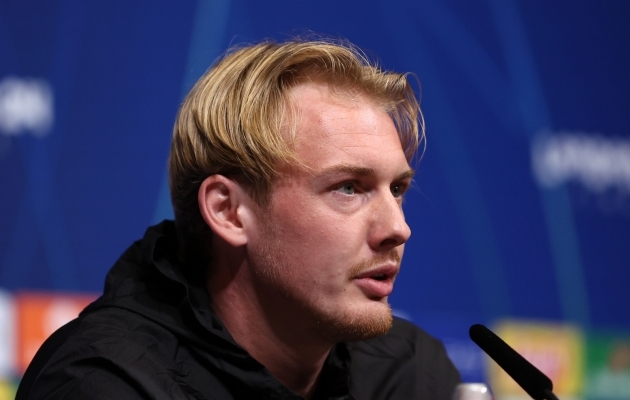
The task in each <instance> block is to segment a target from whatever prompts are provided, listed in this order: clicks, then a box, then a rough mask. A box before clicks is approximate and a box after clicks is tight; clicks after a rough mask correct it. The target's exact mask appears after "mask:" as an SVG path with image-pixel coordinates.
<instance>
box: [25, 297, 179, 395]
mask: <svg viewBox="0 0 630 400" xmlns="http://www.w3.org/2000/svg"><path fill="white" fill-rule="evenodd" d="M176 347H177V343H176V339H175V338H174V337H173V336H172V335H170V334H169V333H168V332H167V331H165V330H164V329H160V327H159V326H157V325H155V324H153V323H151V321H148V320H146V319H145V318H142V317H140V316H138V315H137V314H135V313H133V312H130V311H127V310H123V309H117V308H111V309H105V310H100V311H99V312H97V313H93V314H88V315H87V316H83V317H80V318H78V319H75V320H73V321H72V322H70V323H69V324H67V325H65V326H64V327H62V328H61V329H59V330H58V331H57V332H55V333H54V334H53V335H52V336H51V337H50V338H49V339H48V340H47V341H46V342H45V343H44V345H43V346H42V347H41V348H40V350H39V351H38V353H37V354H36V356H35V358H34V359H33V361H32V362H31V365H30V366H29V368H28V369H27V371H26V373H25V374H24V377H23V379H22V382H21V383H20V387H19V390H18V393H17V397H16V398H17V399H22V398H24V399H25V398H29V399H31V398H33V399H37V398H97V399H99V398H113V397H114V396H116V397H117V398H121V399H135V398H138V399H140V398H147V397H151V398H164V399H167V398H187V396H185V395H184V394H183V393H182V392H181V390H180V388H179V385H177V384H176V382H175V380H174V376H173V375H174V374H173V373H171V372H169V368H170V365H171V364H173V361H172V360H169V357H168V356H167V355H168V353H173V352H174V351H175V350H176Z"/></svg>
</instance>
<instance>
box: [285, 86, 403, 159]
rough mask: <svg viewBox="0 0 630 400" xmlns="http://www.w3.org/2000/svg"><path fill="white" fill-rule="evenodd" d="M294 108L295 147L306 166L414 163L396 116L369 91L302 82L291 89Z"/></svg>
mask: <svg viewBox="0 0 630 400" xmlns="http://www.w3.org/2000/svg"><path fill="white" fill-rule="evenodd" d="M289 107H290V109H291V112H290V114H291V119H292V122H293V129H294V130H295V131H294V134H293V135H292V136H293V138H292V143H293V147H294V150H295V152H296V155H297V156H298V159H299V160H300V162H302V163H303V164H305V165H306V166H307V167H309V168H325V167H327V166H330V165H331V164H339V163H345V164H353V165H358V166H361V165H362V164H369V163H379V162H383V161H384V160H385V159H387V160H389V161H388V162H389V163H390V164H393V165H394V166H396V167H397V168H408V167H409V166H408V164H407V160H406V157H405V154H404V151H403V147H402V144H401V141H400V137H399V135H398V132H397V130H396V128H395V126H394V123H393V121H392V119H391V117H390V116H389V114H388V113H387V112H386V111H385V110H384V109H383V108H382V107H381V106H379V105H378V104H377V103H376V102H375V101H374V100H372V99H370V98H369V97H368V96H367V95H365V94H361V93H350V92H347V91H342V92H338V91H333V90H331V88H330V86H329V85H327V84H324V83H316V82H308V83H301V84H299V85H297V86H296V87H294V88H292V89H291V91H290V92H289ZM365 166H366V167H368V166H367V165H365ZM369 167H372V166H369Z"/></svg>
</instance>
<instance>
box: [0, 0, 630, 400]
mask: <svg viewBox="0 0 630 400" xmlns="http://www.w3.org/2000/svg"><path fill="white" fill-rule="evenodd" d="M309 32H316V33H321V34H324V35H326V36H328V37H335V38H347V39H349V40H350V41H351V42H353V43H355V44H357V45H358V46H360V47H361V48H362V49H364V50H365V51H366V52H367V54H368V55H369V56H370V57H372V58H377V59H378V60H379V62H380V64H381V65H382V66H383V67H384V68H385V69H392V70H396V71H412V72H414V73H415V74H416V75H417V77H418V79H419V81H420V85H421V89H420V90H419V91H420V92H421V97H422V107H423V111H424V113H425V118H426V127H427V137H428V140H427V146H426V152H425V154H424V157H423V158H422V160H421V162H420V163H419V164H418V166H417V176H416V179H415V186H414V188H413V190H411V192H410V193H409V195H408V197H407V199H406V203H405V205H404V208H405V213H406V216H407V219H408V222H409V225H410V226H411V228H412V231H413V234H412V237H411V240H410V242H409V243H408V245H407V246H406V249H405V258H404V261H403V265H402V272H401V274H400V276H399V279H398V280H397V281H396V288H395V292H394V294H393V295H392V296H391V304H392V306H393V308H394V310H395V312H396V313H397V314H398V315H400V316H403V317H405V318H407V319H411V320H412V321H414V322H415V323H417V324H419V325H421V326H423V327H424V328H425V329H426V330H428V331H429V332H431V333H433V334H434V335H437V336H438V337H440V338H442V339H443V340H444V342H445V344H446V346H447V349H448V351H449V354H450V355H451V357H452V358H453V360H454V361H455V362H456V364H457V366H458V368H460V371H461V372H462V376H463V377H464V379H465V380H472V381H488V380H491V381H492V383H493V385H494V386H495V387H497V388H499V389H495V391H497V392H500V391H501V390H504V389H502V388H503V387H504V386H505V385H507V386H506V387H507V389H505V393H508V394H509V393H512V392H510V390H514V392H513V393H514V394H515V395H518V394H519V393H521V394H522V392H518V389H511V388H510V387H509V383H506V384H505V385H504V383H502V381H501V379H503V378H501V377H497V376H498V375H497V376H495V375H493V374H494V372H493V370H492V368H491V367H489V366H486V365H485V360H484V359H483V358H482V357H481V354H480V353H479V352H478V350H476V349H475V347H474V345H473V344H472V343H470V342H469V341H468V339H467V338H466V335H467V328H468V326H469V325H470V324H472V323H476V322H481V323H486V324H489V325H491V326H495V327H497V329H500V330H502V331H503V332H504V333H505V334H506V335H507V336H508V337H510V338H511V339H510V340H512V341H513V343H514V344H515V346H517V347H518V346H521V348H522V349H523V351H525V352H526V353H527V354H529V357H530V358H532V359H535V360H537V362H538V363H539V365H543V369H546V370H547V371H548V373H550V374H551V375H554V374H556V375H554V376H555V377H556V380H560V381H561V382H562V383H560V385H565V386H564V387H565V392H564V393H566V394H567V396H573V397H574V398H580V396H582V397H589V396H590V398H598V397H597V396H600V397H601V396H605V395H609V396H613V397H608V398H614V395H618V396H621V397H618V398H625V399H627V398H629V397H630V395H629V394H628V393H630V383H629V382H630V370H629V368H630V347H629V345H628V342H629V339H628V337H629V336H630V290H629V289H630V268H629V267H630V265H629V264H630V2H628V1H627V0H605V1H584V0H581V1H543V0H533V1H524V0H518V1H517V0H485V1H482V0H458V1H456V0H443V1H439V0H435V1H420V0H418V1H409V0H387V1H385V0H362V1H359V0H346V1H339V0H336V1H331V0H318V1H312V0H303V1H286V0H278V1H268V2H264V1H255V0H199V1H179V2H175V1H145V2H127V1H107V2H89V1H83V0H66V1H62V0H51V1H46V2H38V1H24V0H3V1H2V3H0V193H1V195H0V221H1V222H0V227H1V229H0V319H2V321H1V322H2V323H0V325H2V328H0V329H1V330H2V332H1V334H0V337H1V338H2V339H0V340H1V341H2V345H1V349H0V374H1V375H2V378H3V379H4V383H3V385H4V386H0V392H2V391H5V392H6V393H10V391H11V390H12V389H11V387H12V385H13V384H14V382H15V381H17V380H18V379H19V376H20V374H21V373H22V371H23V368H24V366H25V365H26V364H27V363H28V360H29V359H30V358H29V357H32V353H33V352H34V351H35V349H36V348H37V346H38V343H40V342H41V340H42V339H43V337H45V336H46V335H47V334H48V333H49V331H51V330H53V329H54V328H55V327H57V326H58V325H60V324H62V323H63V322H64V321H66V320H67V319H69V318H72V316H73V315H76V313H77V312H78V310H80V309H81V308H82V307H83V306H84V304H86V303H87V302H89V301H90V300H91V299H93V298H94V297H95V296H97V295H98V293H99V292H100V291H101V290H102V287H103V281H104V277H105V274H106V272H107V271H108V269H109V268H110V266H111V265H112V264H113V262H114V261H115V260H116V259H117V257H118V256H119V254H120V253H121V252H122V251H123V250H124V249H125V248H126V247H127V246H128V245H129V244H130V243H131V242H132V241H133V240H135V239H138V238H140V237H141V236H142V234H143V232H144V230H145V229H146V227H147V226H149V225H151V224H153V223H156V222H158V221H160V220H162V219H164V218H170V217H172V211H171V208H170V203H169V196H168V187H167V183H166V181H167V179H166V159H167V155H168V149H169V141H170V136H171V129H172V125H173V121H174V118H175V114H176V111H177V109H178V105H179V104H180V102H181V100H182V98H183V96H184V94H185V93H186V92H187V91H188V89H189V88H190V87H191V86H192V84H193V83H194V82H195V80H196V79H197V78H198V77H199V76H200V75H201V74H202V73H203V72H204V71H205V70H206V68H207V67H208V66H209V65H211V63H212V62H213V60H215V59H216V58H217V57H218V56H219V55H220V54H221V53H222V52H223V51H224V50H225V49H226V48H228V47H229V46H231V45H234V44H242V43H251V42H256V41H259V40H261V39H266V38H270V39H276V40H283V39H286V38H289V37H292V36H295V35H305V34H306V35H308V34H309ZM51 310H52V311H51ZM42 321H48V322H46V323H44V322H42ZM42 324H44V325H45V326H43V325H42ZM46 324H47V325H46ZM33 330H34V331H36V333H33V332H34V331H33ZM31 337H33V338H34V339H33V342H32V343H31V342H28V340H31V339H29V338H31ZM519 338H520V339H519ZM519 340H520V342H519ZM27 342H28V343H27ZM29 343H30V344H29ZM519 343H520V344H519ZM528 346H529V347H528ZM563 346H564V347H563ZM558 349H562V350H558ZM624 349H625V350H624ZM624 351H625V353H624ZM624 354H625V357H626V358H624ZM615 357H616V358H615ZM615 360H616V361H615ZM619 360H621V361H619ZM615 362H616V364H615ZM600 370H601V371H605V372H606V371H608V372H610V374H612V375H610V374H609V375H610V376H612V378H610V377H609V378H610V379H609V380H608V381H606V380H605V379H608V378H606V377H604V378H602V379H604V380H603V381H602V382H604V383H601V382H600V383H598V382H599V381H597V379H599V378H597V377H596V375H597V373H599V372H598V371H600ZM549 371H551V372H549ZM567 376H568V377H567ZM611 379H612V380H611ZM615 379H616V381H615ZM565 381H566V382H565ZM589 382H590V383H589ZM607 382H608V383H607ZM610 382H612V383H610ZM615 382H616V383H615ZM619 382H621V383H619ZM501 385H504V386H501ZM598 385H600V386H601V387H602V388H604V389H602V391H600V392H597V390H598V389H597V387H599V386H598ZM624 385H625V386H624ZM611 387H612V388H617V389H614V390H617V391H616V392H615V391H614V390H613V389H606V388H611ZM624 388H625V389H624ZM606 390H609V392H610V391H611V390H613V392H610V393H607V394H606ZM623 390H627V391H626V392H624V391H623ZM3 393H4V392H3ZM598 393H599V394H598ZM602 393H603V394H602ZM611 393H612V394H611ZM615 393H616V394H615ZM619 393H621V394H619ZM623 393H625V396H626V397H623V396H624V394H623ZM0 394H1V393H0ZM499 394H500V393H499Z"/></svg>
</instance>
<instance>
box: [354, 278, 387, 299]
mask: <svg viewBox="0 0 630 400" xmlns="http://www.w3.org/2000/svg"><path fill="white" fill-rule="evenodd" d="M354 282H355V283H356V284H357V286H359V287H360V288H361V290H363V293H365V294H366V295H367V296H369V297H380V298H382V297H387V296H389V295H390V294H391V293H392V290H394V281H393V280H392V279H384V280H382V281H378V280H376V279H372V278H358V279H355V280H354Z"/></svg>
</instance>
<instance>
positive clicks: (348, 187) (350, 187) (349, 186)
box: [337, 182, 356, 195]
mask: <svg viewBox="0 0 630 400" xmlns="http://www.w3.org/2000/svg"><path fill="white" fill-rule="evenodd" d="M337 190H338V191H340V192H341V193H343V194H347V195H351V194H354V193H355V192H356V190H355V188H354V183H352V182H347V183H344V184H343V185H341V186H339V187H338V188H337Z"/></svg>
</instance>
